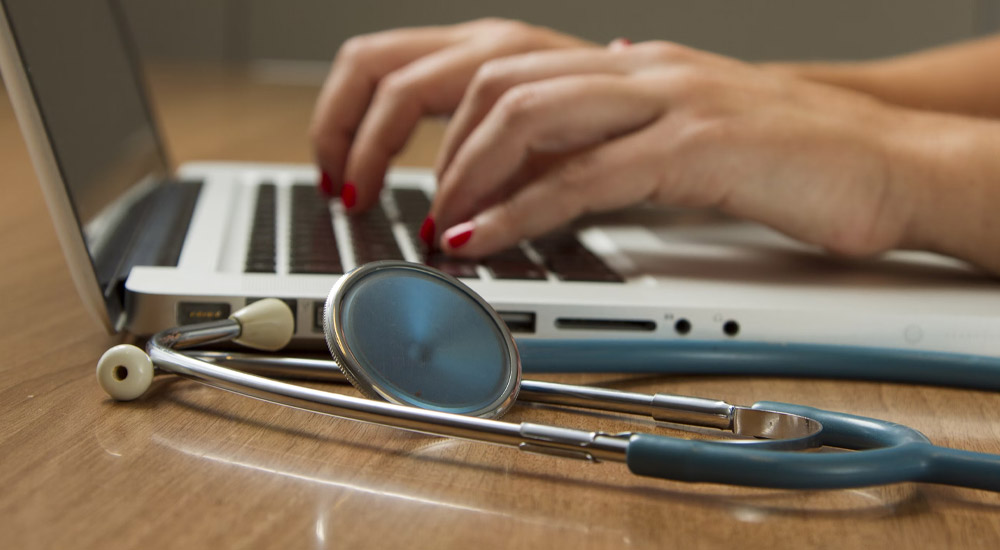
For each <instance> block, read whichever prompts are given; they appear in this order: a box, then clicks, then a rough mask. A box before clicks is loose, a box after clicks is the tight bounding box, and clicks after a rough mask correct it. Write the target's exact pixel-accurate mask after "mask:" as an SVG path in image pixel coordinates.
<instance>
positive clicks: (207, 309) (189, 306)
mask: <svg viewBox="0 0 1000 550" xmlns="http://www.w3.org/2000/svg"><path fill="white" fill-rule="evenodd" d="M231 312H232V306H230V305H229V303H228V302H181V303H179V304H177V324H178V325H192V324H194V323H207V322H209V321H218V320H219V319H225V318H226V317H229V314H230V313H231Z"/></svg>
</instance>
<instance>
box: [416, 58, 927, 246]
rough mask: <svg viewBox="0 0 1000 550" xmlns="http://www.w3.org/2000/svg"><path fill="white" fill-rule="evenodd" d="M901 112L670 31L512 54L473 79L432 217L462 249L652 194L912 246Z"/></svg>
mask: <svg viewBox="0 0 1000 550" xmlns="http://www.w3.org/2000/svg"><path fill="white" fill-rule="evenodd" d="M902 112H903V110H901V109H897V108H893V107H888V106H886V105H884V104H881V103H879V102H877V101H875V100H874V99H871V98H870V97H868V96H865V95H862V94H859V93H855V92H852V91H847V90H843V89H837V88H833V87H830V86H826V85H821V84H816V83H810V82H806V81H804V80H800V79H795V78H792V77H788V76H784V75H779V74H775V73H774V72H772V71H765V70H762V69H760V68H757V67H755V66H752V65H748V64H745V63H741V62H738V61H736V60H732V59H729V58H724V57H721V56H717V55H713V54H709V53H705V52H701V51H697V50H693V49H690V48H685V47H683V46H679V45H676V44H671V43H665V42H651V43H642V44H637V45H634V46H630V47H621V46H620V45H619V46H618V47H611V48H600V49H597V48H583V49H566V50H557V51H545V52H533V53H528V54H523V55H517V56H511V57H506V58H503V59H497V60H494V61H491V62H490V63H488V64H486V65H484V66H483V67H482V68H481V69H480V70H479V71H478V72H477V73H476V75H475V77H474V78H473V79H472V81H471V83H469V85H468V91H467V92H466V94H465V96H464V97H463V99H462V102H461V104H460V105H459V107H458V109H457V111H456V113H455V116H454V118H453V120H452V123H451V125H450V127H449V129H448V132H447V135H446V139H445V143H444V146H443V150H442V156H441V160H440V162H439V173H440V183H439V185H440V188H439V190H438V193H437V195H436V197H435V199H434V203H433V205H432V208H431V216H432V217H433V219H434V220H435V221H436V223H437V227H438V228H439V229H440V230H442V231H441V233H440V234H439V236H438V238H439V242H440V245H441V246H442V248H443V249H444V250H445V251H446V252H448V253H450V254H453V255H457V256H481V255H486V254H489V253H492V252H494V251H497V250H502V249H504V248H506V247H508V246H510V245H512V244H514V243H516V242H517V241H519V240H521V239H524V238H533V237H536V236H538V235H541V234H543V233H546V232H548V231H550V230H552V229H554V228H556V227H558V226H560V225H563V224H565V223H567V222H568V221H570V220H572V219H573V218H575V217H577V216H580V215H581V214H584V213H586V212H593V211H603V210H612V209H617V208H622V207H625V206H628V205H632V204H636V203H639V202H642V201H652V202H656V203H662V204H669V205H680V206H692V207H708V208H716V209H719V210H722V211H725V212H728V213H730V214H733V215H736V216H739V217H743V218H747V219H752V220H757V221H760V222H763V223H765V224H767V225H770V226H772V227H774V228H776V229H778V230H780V231H783V232H785V233H787V234H789V235H791V236H793V237H795V238H798V239H800V240H803V241H806V242H810V243H815V244H817V245H820V246H823V247H826V248H827V249H830V250H833V251H836V252H840V253H844V254H848V255H868V254H872V253H876V252H880V251H882V250H886V249H888V248H891V247H894V246H898V245H900V244H901V242H902V240H903V237H904V235H903V233H904V230H905V229H906V227H907V224H908V221H909V217H910V215H911V212H912V210H913V200H912V198H913V193H911V192H910V191H909V190H908V189H905V188H902V187H901V186H900V184H899V182H898V181H897V179H896V178H895V177H894V172H893V167H894V161H893V159H892V157H893V155H894V151H893V147H892V143H893V140H894V139H895V136H896V135H897V134H899V133H901V130H900V127H901V121H902V120H903V119H904V118H905V117H904V116H903V115H902V114H901V113H902ZM539 167H541V168H539Z"/></svg>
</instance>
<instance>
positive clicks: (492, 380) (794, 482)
mask: <svg viewBox="0 0 1000 550" xmlns="http://www.w3.org/2000/svg"><path fill="white" fill-rule="evenodd" d="M323 321H324V322H323V324H324V332H325V335H326V340H327V344H328V347H329V349H330V353H331V354H332V356H333V362H331V361H321V360H314V359H303V358H294V357H269V356H266V355H253V354H243V353H226V352H211V351H195V350H190V349H188V348H192V347H195V346H200V345H206V344H212V343H220V342H227V341H232V342H236V343H239V344H242V345H245V346H247V347H251V348H255V349H261V350H268V351H274V350H278V349H281V348H282V347H284V346H285V345H286V344H287V343H288V342H289V341H290V339H291V337H292V333H293V331H294V319H293V316H292V312H291V310H290V309H289V308H288V306H287V305H286V304H285V303H284V302H282V301H280V300H276V299H267V300H260V301H257V302H254V303H252V304H250V305H248V306H247V307H245V308H243V309H241V310H239V311H237V312H236V313H234V314H233V315H232V316H231V317H230V318H229V319H226V320H220V321H214V322H210V323H203V324H198V325H186V326H182V327H177V328H173V329H169V330H165V331H163V332H160V333H158V334H156V335H154V336H153V337H152V338H151V339H150V340H149V342H148V343H147V345H146V351H145V352H144V351H143V350H141V349H139V348H137V347H135V346H131V345H127V344H125V345H119V346H115V347H113V348H111V349H110V350H108V351H107V352H106V353H105V354H104V355H103V356H102V357H101V360H100V362H99V363H98V366H97V377H98V380H99V382H100V384H101V386H102V387H103V388H104V389H105V391H107V392H108V394H109V395H111V396H112V397H113V398H115V399H117V400H122V401H127V400H132V399H136V398H138V397H140V396H141V395H142V394H143V393H144V392H145V391H146V390H147V389H148V388H149V387H150V385H151V384H152V381H153V376H154V374H155V371H157V370H159V371H162V372H165V373H173V374H177V375H180V376H183V377H187V378H191V379H194V380H197V381H199V382H202V383H205V384H207V385H210V386H214V387H218V388H222V389H226V390H230V391H233V392H236V393H239V394H243V395H247V396H250V397H255V398H258V399H262V400H265V401H270V402H273V403H277V404H281V405H287V406H291V407H296V408H301V409H306V410H310V411H314V412H317V413H321V414H327V415H332V416H337V417H342V418H347V419H352V420H359V421H363V422H370V423H375V424H381V425H386V426H391V427H396V428H401V429H406V430H411V431H416V432H423V433H428V434H433V435H439V436H446V437H456V438H462V439H467V440H472V441H481V442H485V443H493V444H498V445H505V446H511V447H516V448H518V449H521V450H524V451H529V452H535V453H541V454H548V455H554V456H559V457H564V458H578V459H584V460H590V461H615V462H624V463H626V464H627V465H628V467H629V469H630V470H631V471H632V472H633V473H635V474H639V475H644V476H652V477H659V478H663V479H671V480H678V481H691V482H712V483H725V484H732V485H744V486H756V487H773V488H797V489H829V488H848V487H862V486H870V485H878V484H887V483H896V482H902V481H923V482H928V483H941V484H948V485H956V486H962V487H971V488H978V489H986V490H991V491H1000V455H990V454H985V453H974V452H970V451H962V450H957V449H950V448H945V447H938V446H935V445H933V444H932V443H931V442H930V441H929V440H928V439H927V437H926V436H924V435H923V434H922V433H920V432H919V431H917V430H914V429H912V428H908V427H906V426H901V425H899V424H894V423H891V422H886V421H882V420H875V419H871V418H865V417H860V416H853V415H848V414H843V413H836V412H831V411H825V410H821V409H815V408H811V407H806V406H801V405H791V404H786V403H777V402H765V401H762V402H757V403H755V404H754V405H753V406H751V407H742V406H735V405H730V404H728V403H725V402H723V401H716V400H711V399H702V398H696V397H685V396H678V395H670V394H656V395H647V394H640V393H632V392H624V391H617V390H610V389H603V388H597V387H590V386H571V385H564V384H555V383H548V382H538V381H530V380H521V363H520V359H519V356H518V350H517V347H516V346H515V343H514V339H513V338H512V337H511V334H510V332H509V331H508V330H507V327H506V325H505V324H504V322H503V321H502V320H501V319H500V317H499V316H498V315H497V314H496V312H495V311H493V309H492V308H491V307H490V306H489V305H488V304H487V303H486V302H485V301H484V300H483V299H482V298H481V297H479V296H478V295H477V294H476V293H475V292H473V291H472V290H471V289H470V288H468V287H467V286H466V285H464V284H463V283H462V282H460V281H459V280H457V279H455V278H453V277H451V276H449V275H446V274H443V273H441V272H439V271H437V270H434V269H432V268H429V267H426V266H423V265H419V264H412V263H407V262H395V261H390V262H375V263H372V264H367V265H364V266H361V267H359V268H357V269H355V270H354V271H352V272H350V273H349V274H347V275H344V276H343V277H341V278H340V280H339V281H338V282H337V284H336V285H335V286H334V287H333V289H332V290H331V291H330V294H329V296H328V298H327V300H326V304H325V308H324V312H323ZM184 350H187V351H184ZM227 365H228V366H227ZM231 366H238V368H231ZM271 376H274V377H279V378H299V379H320V380H331V379H337V378H346V379H347V380H348V381H349V382H350V383H351V384H353V385H354V386H355V387H356V388H357V389H358V390H359V391H360V392H361V393H362V394H363V395H364V396H366V398H357V397H351V396H347V395H343V394H338V393H333V392H327V391H322V390H318V389H313V388H309V387H304V386H300V385H296V384H292V383H289V382H284V381H280V380H277V379H275V378H271ZM515 400H523V401H533V402H540V403H547V404H553V405H561V406H571V407H589V408H594V409H599V410H604V411H610V412H618V413H627V414H641V415H647V416H650V417H652V418H653V419H654V420H656V421H658V422H667V423H674V424H684V425H692V426H699V427H707V428H715V429H718V430H725V431H728V432H732V434H734V435H735V436H737V437H738V438H741V439H721V440H700V439H681V438H676V437H669V436H665V435H659V434H650V433H632V432H629V433H618V434H608V433H603V432H598V431H585V430H579V429H572V428H566V427H560V426H553V425H547V424H534V423H529V422H522V423H519V424H515V423H511V422H504V421H500V420H497V418H498V417H500V416H501V415H502V414H503V413H504V412H506V411H507V409H509V408H510V407H511V406H512V405H513V404H514V402H515ZM818 447H830V448H838V449H843V450H845V451H844V452H801V451H802V450H807V449H814V448H818Z"/></svg>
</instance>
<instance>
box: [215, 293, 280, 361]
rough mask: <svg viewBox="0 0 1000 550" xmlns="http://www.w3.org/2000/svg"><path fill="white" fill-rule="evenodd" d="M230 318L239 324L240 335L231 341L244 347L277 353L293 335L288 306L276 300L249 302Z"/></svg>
mask: <svg viewBox="0 0 1000 550" xmlns="http://www.w3.org/2000/svg"><path fill="white" fill-rule="evenodd" d="M230 318H231V319H235V320H236V321H237V322H239V324H240V335H239V337H237V338H234V339H233V341H234V342H236V343H237V344H240V345H242V346H246V347H248V348H254V349H259V350H265V351H277V350H279V349H281V348H283V347H285V346H286V345H288V342H290V341H291V340H292V336H294V334H295V316H294V314H293V313H292V310H291V308H289V307H288V304H286V303H285V302H282V301H281V300H278V299H277V298H265V299H263V300H258V301H256V302H252V303H250V304H248V305H247V306H246V307H244V308H243V309H241V310H239V311H237V312H236V313H233V314H232V316H231V317H230Z"/></svg>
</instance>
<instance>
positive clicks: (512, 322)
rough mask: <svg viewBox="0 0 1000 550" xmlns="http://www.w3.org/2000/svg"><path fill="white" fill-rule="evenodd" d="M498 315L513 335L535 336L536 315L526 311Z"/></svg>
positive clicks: (498, 313)
mask: <svg viewBox="0 0 1000 550" xmlns="http://www.w3.org/2000/svg"><path fill="white" fill-rule="evenodd" d="M497 315H499V316H500V319H501V320H502V321H503V322H504V323H506V324H507V330H509V331H510V332H511V333H512V334H534V332H535V314H534V313H530V312H526V311H498V312H497Z"/></svg>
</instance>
